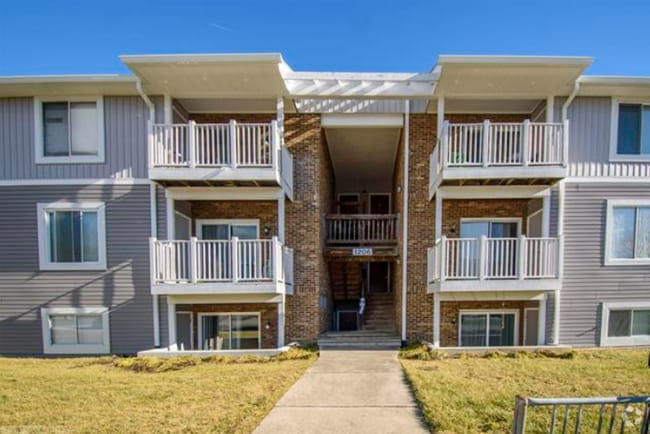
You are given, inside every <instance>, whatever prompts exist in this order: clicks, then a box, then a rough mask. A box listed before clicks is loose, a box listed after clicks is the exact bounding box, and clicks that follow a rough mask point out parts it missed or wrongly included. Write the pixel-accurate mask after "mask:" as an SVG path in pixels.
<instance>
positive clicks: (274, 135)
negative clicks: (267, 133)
mask: <svg viewBox="0 0 650 434" xmlns="http://www.w3.org/2000/svg"><path fill="white" fill-rule="evenodd" d="M259 146H262V144H261V143H260V144H259ZM279 165H280V138H279V136H278V121H271V167H272V168H273V172H274V173H279V171H278V167H279ZM280 176H282V175H281V174H280Z"/></svg>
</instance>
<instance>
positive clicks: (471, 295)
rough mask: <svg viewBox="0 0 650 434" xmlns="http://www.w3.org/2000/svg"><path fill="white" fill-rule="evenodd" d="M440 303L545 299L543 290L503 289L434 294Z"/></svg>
mask: <svg viewBox="0 0 650 434" xmlns="http://www.w3.org/2000/svg"><path fill="white" fill-rule="evenodd" d="M434 297H439V298H440V301H455V302H458V301H499V302H501V301H504V300H508V301H539V300H542V299H543V298H544V291H543V290H528V291H525V290H521V289H520V290H514V291H508V292H504V291H502V290H501V289H494V290H491V291H483V290H480V289H479V290H477V291H465V292H440V293H436V294H434Z"/></svg>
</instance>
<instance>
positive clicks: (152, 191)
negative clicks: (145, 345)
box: [149, 182, 160, 348]
mask: <svg viewBox="0 0 650 434" xmlns="http://www.w3.org/2000/svg"><path fill="white" fill-rule="evenodd" d="M157 194H158V189H157V188H156V184H155V183H153V182H152V183H151V184H149V221H150V225H151V228H150V231H151V232H150V236H151V238H153V239H155V238H157V237H158V215H157V211H158V210H157ZM149 250H150V252H149V268H150V270H151V269H153V255H152V253H151V245H150V246H149ZM150 274H153V273H150ZM149 283H150V284H153V277H152V278H151V281H150V282H149ZM151 300H152V306H151V309H152V312H153V314H152V316H153V345H154V347H156V348H158V347H160V299H159V297H158V296H157V295H152V296H151Z"/></svg>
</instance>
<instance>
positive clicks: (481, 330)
mask: <svg viewBox="0 0 650 434" xmlns="http://www.w3.org/2000/svg"><path fill="white" fill-rule="evenodd" d="M518 342H519V310H517V309H507V310H461V311H460V313H459V318H458V346H459V347H510V346H514V345H518Z"/></svg>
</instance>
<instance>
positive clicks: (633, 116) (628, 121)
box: [610, 100, 650, 160]
mask: <svg viewBox="0 0 650 434" xmlns="http://www.w3.org/2000/svg"><path fill="white" fill-rule="evenodd" d="M611 135H612V136H611V142H612V145H611V149H610V158H612V159H619V160H639V159H641V160H644V159H650V103H628V102H620V103H619V102H618V101H616V100H614V101H613V103H612V132H611Z"/></svg>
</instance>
